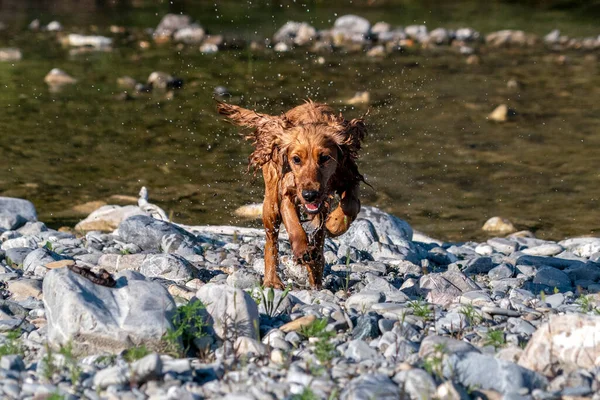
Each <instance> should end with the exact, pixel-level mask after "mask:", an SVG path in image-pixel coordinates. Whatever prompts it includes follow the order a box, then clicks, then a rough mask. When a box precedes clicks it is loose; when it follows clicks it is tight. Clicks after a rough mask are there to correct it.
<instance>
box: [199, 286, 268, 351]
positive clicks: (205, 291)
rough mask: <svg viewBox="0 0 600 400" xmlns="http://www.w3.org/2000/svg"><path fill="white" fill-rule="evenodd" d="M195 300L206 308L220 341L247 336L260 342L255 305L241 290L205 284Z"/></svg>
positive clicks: (209, 322)
mask: <svg viewBox="0 0 600 400" xmlns="http://www.w3.org/2000/svg"><path fill="white" fill-rule="evenodd" d="M196 297H197V298H198V299H199V300H200V301H202V303H204V304H205V305H206V312H207V313H208V321H207V322H208V324H209V325H210V326H212V329H213V331H214V334H215V335H216V336H217V337H218V338H219V339H221V340H235V339H236V337H239V336H246V337H249V338H252V339H257V340H258V339H260V337H259V332H258V327H259V316H258V307H257V305H256V302H255V301H254V300H253V299H252V297H250V295H249V294H248V293H246V292H244V291H243V290H241V289H234V288H232V287H231V286H229V285H224V284H216V283H208V284H206V285H204V286H202V287H201V288H200V290H198V292H197V293H196Z"/></svg>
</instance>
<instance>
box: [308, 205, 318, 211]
mask: <svg viewBox="0 0 600 400" xmlns="http://www.w3.org/2000/svg"><path fill="white" fill-rule="evenodd" d="M305 206H306V209H307V210H308V211H317V210H318V209H319V206H318V205H316V204H310V203H308V204H305Z"/></svg>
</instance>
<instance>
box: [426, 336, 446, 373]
mask: <svg viewBox="0 0 600 400" xmlns="http://www.w3.org/2000/svg"><path fill="white" fill-rule="evenodd" d="M445 354H446V347H445V346H444V345H443V344H441V343H440V344H436V345H435V346H433V352H432V353H431V354H430V355H429V356H428V357H426V358H425V359H424V360H423V368H424V369H425V371H427V373H429V375H434V376H436V377H437V378H438V379H442V378H443V377H444V355H445Z"/></svg>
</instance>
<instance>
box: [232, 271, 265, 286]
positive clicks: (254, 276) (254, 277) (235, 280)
mask: <svg viewBox="0 0 600 400" xmlns="http://www.w3.org/2000/svg"><path fill="white" fill-rule="evenodd" d="M260 281H261V278H260V275H259V274H258V273H257V272H254V271H252V270H250V269H246V268H239V269H237V270H235V271H234V272H233V274H231V275H229V276H228V277H227V284H228V285H229V286H231V287H234V288H237V289H252V288H255V287H257V286H259V285H260Z"/></svg>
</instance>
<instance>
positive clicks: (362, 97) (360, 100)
mask: <svg viewBox="0 0 600 400" xmlns="http://www.w3.org/2000/svg"><path fill="white" fill-rule="evenodd" d="M370 101H371V95H370V93H369V92H356V94H355V95H354V96H353V97H352V98H350V99H348V100H346V104H350V105H356V104H369V102H370Z"/></svg>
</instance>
